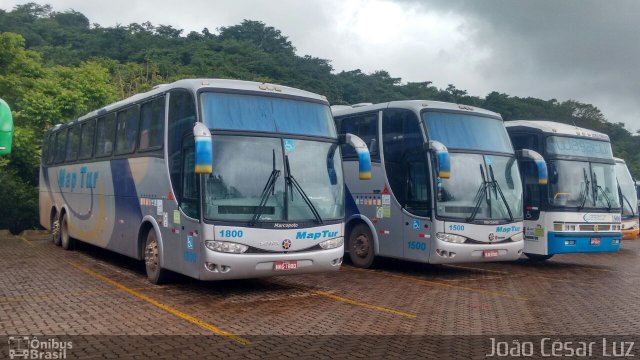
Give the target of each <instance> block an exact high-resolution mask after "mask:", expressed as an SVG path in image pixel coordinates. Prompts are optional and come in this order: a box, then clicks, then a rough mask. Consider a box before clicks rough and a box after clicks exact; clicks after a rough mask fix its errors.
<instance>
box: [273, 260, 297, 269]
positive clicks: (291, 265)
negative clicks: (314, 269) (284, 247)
mask: <svg viewBox="0 0 640 360" xmlns="http://www.w3.org/2000/svg"><path fill="white" fill-rule="evenodd" d="M297 268H298V262H297V261H274V262H273V269H274V270H276V271H286V270H295V269H297Z"/></svg>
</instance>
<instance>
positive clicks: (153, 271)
mask: <svg viewBox="0 0 640 360" xmlns="http://www.w3.org/2000/svg"><path fill="white" fill-rule="evenodd" d="M160 251H161V250H160V246H158V237H157V235H156V232H155V230H153V229H151V230H149V232H148V233H147V240H146V242H145V245H144V265H145V270H146V272H147V279H149V282H151V283H152V284H154V285H160V284H163V283H166V282H167V280H168V279H169V273H168V270H165V269H163V268H162V267H160V258H161V257H160V256H161V253H160Z"/></svg>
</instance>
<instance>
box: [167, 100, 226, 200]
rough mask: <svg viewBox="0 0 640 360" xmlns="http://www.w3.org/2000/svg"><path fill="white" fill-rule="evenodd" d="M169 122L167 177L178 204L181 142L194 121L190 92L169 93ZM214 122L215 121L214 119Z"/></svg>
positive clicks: (193, 106)
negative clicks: (168, 176)
mask: <svg viewBox="0 0 640 360" xmlns="http://www.w3.org/2000/svg"><path fill="white" fill-rule="evenodd" d="M168 118H169V120H168V129H167V132H168V137H167V141H168V144H167V148H168V149H167V154H168V156H169V175H170V177H171V186H172V187H173V193H174V194H175V196H176V200H177V201H178V203H180V200H181V191H182V190H183V188H182V178H181V170H182V156H181V153H182V149H183V146H182V142H183V139H191V141H193V138H192V137H191V138H188V137H186V138H185V135H186V134H191V133H192V131H193V124H194V123H195V121H196V106H195V100H194V98H193V96H192V95H191V93H190V92H188V91H185V90H175V91H172V92H170V93H169V117H168ZM214 121H215V119H214Z"/></svg>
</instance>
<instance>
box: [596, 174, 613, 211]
mask: <svg viewBox="0 0 640 360" xmlns="http://www.w3.org/2000/svg"><path fill="white" fill-rule="evenodd" d="M593 190H594V194H593V195H594V196H593V199H594V202H595V203H596V204H597V203H598V191H600V192H601V193H602V195H604V199H605V200H606V201H607V206H608V207H609V208H608V210H611V199H610V198H609V195H607V193H606V192H605V191H604V189H603V188H602V186H600V185H598V178H597V177H596V173H595V171H594V172H593Z"/></svg>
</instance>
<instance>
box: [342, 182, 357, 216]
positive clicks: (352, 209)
mask: <svg viewBox="0 0 640 360" xmlns="http://www.w3.org/2000/svg"><path fill="white" fill-rule="evenodd" d="M345 190H346V191H345V196H344V203H345V207H346V209H345V210H346V219H349V218H350V217H351V216H352V215H356V214H360V210H359V209H358V205H356V201H355V200H354V199H353V195H351V191H349V188H348V187H346V186H345Z"/></svg>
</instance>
